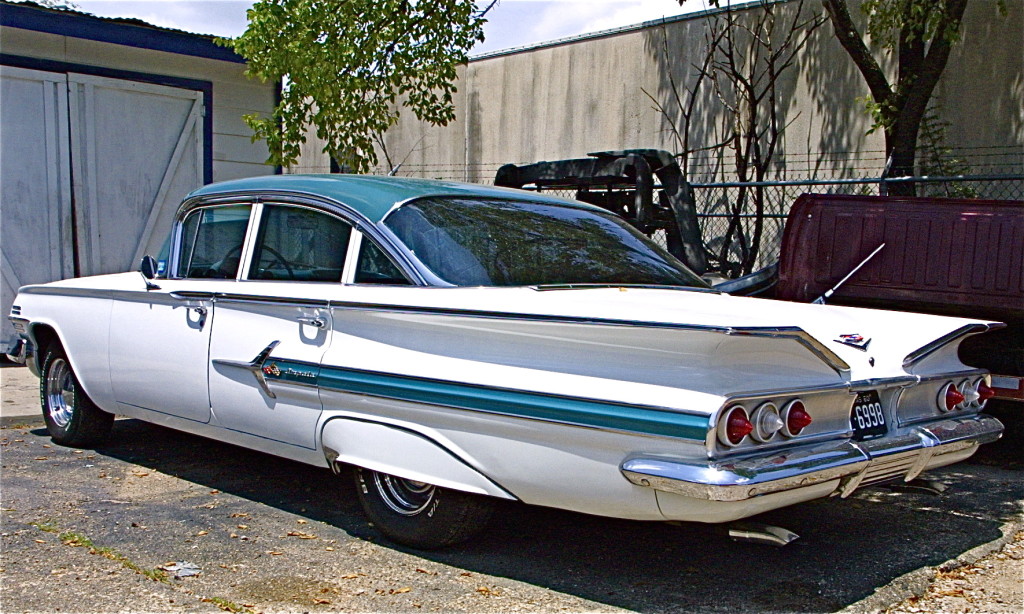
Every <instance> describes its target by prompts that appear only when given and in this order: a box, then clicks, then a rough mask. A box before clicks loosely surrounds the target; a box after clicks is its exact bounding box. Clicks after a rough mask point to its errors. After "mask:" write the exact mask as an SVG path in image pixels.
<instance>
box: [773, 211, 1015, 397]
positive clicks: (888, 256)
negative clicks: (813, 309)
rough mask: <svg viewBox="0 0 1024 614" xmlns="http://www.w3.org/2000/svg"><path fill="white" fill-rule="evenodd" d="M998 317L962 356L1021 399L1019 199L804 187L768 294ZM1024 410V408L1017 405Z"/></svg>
mask: <svg viewBox="0 0 1024 614" xmlns="http://www.w3.org/2000/svg"><path fill="white" fill-rule="evenodd" d="M882 244H884V245H885V247H883V248H882V249H881V250H879V251H878V253H877V254H876V255H875V256H874V257H872V258H871V259H870V260H868V262H867V263H866V264H864V266H863V267H862V268H860V269H859V270H857V272H856V273H855V274H854V275H852V276H851V277H850V278H849V280H847V281H846V282H845V283H843V284H842V285H841V286H840V287H839V288H838V289H836V290H835V292H834V294H832V295H831V296H830V297H829V298H828V300H827V302H828V303H829V304H837V305H853V306H861V307H877V308H883V309H896V310H901V311H921V312H927V313H936V314H944V315H954V316H969V317H974V318H982V319H990V320H999V321H1001V322H1005V323H1006V324H1007V327H1006V328H1004V329H1002V330H999V331H995V332H992V333H988V334H985V335H979V336H975V337H972V338H970V339H968V340H967V341H966V342H965V343H964V344H963V345H962V346H961V359H962V360H963V361H964V362H965V363H967V364H970V365H973V366H977V367H981V368H985V369H988V370H989V371H991V372H992V374H993V377H992V387H993V388H994V389H995V390H996V392H997V398H1002V399H1007V400H1016V401H1024V201H992V200H975V199H945V198H944V199H938V198H907V197H881V196H845V195H831V194H804V195H803V196H801V197H800V198H799V199H797V201H796V203H795V204H794V205H793V208H792V209H791V210H790V213H789V217H788V218H787V220H786V227H785V230H784V231H783V237H782V248H781V254H782V256H781V259H780V262H779V282H778V285H777V286H776V288H775V293H774V294H775V297H776V298H779V299H783V300H791V301H801V302H810V301H814V300H815V299H817V298H818V297H820V296H822V295H823V294H825V293H826V292H827V291H828V290H830V289H831V288H833V287H834V286H835V285H836V284H837V283H838V282H840V280H842V279H843V278H844V277H845V276H846V275H847V274H848V273H850V271H852V270H854V269H855V268H856V267H857V265H858V264H860V263H862V262H863V261H864V260H865V258H867V257H868V256H869V255H870V254H871V253H872V252H874V251H875V250H876V249H877V248H878V246H880V245H882ZM1022 408H1024V406H1022V407H1020V408H1019V409H1022Z"/></svg>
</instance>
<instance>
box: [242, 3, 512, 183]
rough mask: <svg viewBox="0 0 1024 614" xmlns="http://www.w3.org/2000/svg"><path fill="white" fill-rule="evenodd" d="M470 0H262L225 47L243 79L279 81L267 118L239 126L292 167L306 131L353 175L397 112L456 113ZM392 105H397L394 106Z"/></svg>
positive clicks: (472, 8) (372, 158)
mask: <svg viewBox="0 0 1024 614" xmlns="http://www.w3.org/2000/svg"><path fill="white" fill-rule="evenodd" d="M492 5H493V3H492V4H491V5H488V6H487V7H486V8H484V9H483V10H480V8H479V7H478V5H477V3H476V2H473V1H470V0H260V1H258V2H256V4H255V5H253V7H252V8H251V9H249V11H248V17H249V27H248V29H246V31H245V33H243V34H242V35H241V36H239V37H238V38H236V39H232V40H226V41H223V44H225V45H227V46H230V47H231V48H233V49H234V50H235V52H236V53H238V54H239V55H241V56H242V57H244V58H245V59H246V60H248V70H247V74H248V75H250V76H253V77H258V78H260V79H262V80H264V81H271V80H272V81H279V80H280V81H282V83H283V86H282V93H281V100H280V102H279V104H278V105H277V107H276V108H275V109H274V112H273V114H272V115H271V116H270V117H261V116H257V115H248V116H246V117H245V120H246V122H247V123H248V124H249V126H250V127H251V128H252V129H253V131H254V132H255V135H254V137H253V139H254V140H256V139H265V140H266V141H267V146H268V149H269V150H270V160H269V162H271V163H274V164H282V165H291V164H294V163H295V162H296V161H297V160H298V157H299V147H300V144H301V143H303V142H304V141H305V136H304V130H305V127H306V126H307V125H310V126H313V127H314V128H315V130H316V134H317V136H318V137H319V138H320V139H321V140H322V141H323V142H324V143H325V144H326V145H325V147H324V152H325V153H327V154H329V155H331V156H332V157H333V158H334V159H335V160H337V161H338V162H339V163H341V164H345V165H347V166H348V167H350V168H351V169H353V170H354V171H357V172H365V171H367V170H369V169H370V168H371V167H373V166H374V165H375V164H376V163H377V154H376V152H375V150H374V144H375V143H380V139H381V135H383V133H384V132H385V131H386V130H387V129H388V128H389V127H390V126H392V125H393V124H394V123H395V122H396V121H397V119H398V116H399V110H400V108H401V107H407V108H409V109H410V110H411V111H412V112H413V113H414V114H415V115H416V117H417V118H419V119H420V120H421V121H426V122H430V123H432V124H436V125H446V124H447V123H448V122H450V121H451V120H452V119H454V117H455V110H454V107H453V105H452V95H453V94H454V93H455V92H456V87H455V83H454V82H455V78H456V69H457V66H458V65H460V64H464V63H465V62H466V61H467V60H468V57H469V50H470V49H471V48H472V47H473V45H474V44H475V43H476V42H477V41H480V40H483V24H484V22H485V19H484V15H485V14H486V13H487V11H488V10H489V9H490V8H491V6H492ZM399 101H400V102H399Z"/></svg>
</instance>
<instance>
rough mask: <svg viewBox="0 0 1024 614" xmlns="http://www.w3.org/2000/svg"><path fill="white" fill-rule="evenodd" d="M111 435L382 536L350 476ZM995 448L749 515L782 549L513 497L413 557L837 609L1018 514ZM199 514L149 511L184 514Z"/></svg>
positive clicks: (1015, 492) (724, 602)
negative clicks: (448, 540)
mask: <svg viewBox="0 0 1024 614" xmlns="http://www.w3.org/2000/svg"><path fill="white" fill-rule="evenodd" d="M33 434H36V435H45V431H44V430H42V429H39V430H34V431H33ZM110 441H111V444H110V445H107V446H104V447H101V448H98V449H97V452H98V453H99V454H102V455H104V456H109V457H112V458H116V459H120V460H123V461H127V462H130V463H134V464H137V465H141V466H144V467H148V468H150V469H152V470H155V471H159V472H162V473H164V474H168V475H173V476H177V477H179V478H181V479H183V480H187V481H190V482H193V483H196V484H199V485H201V486H203V487H206V488H210V489H216V490H220V491H222V492H224V493H229V494H233V495H236V496H238V497H242V498H245V499H248V500H251V501H254V502H259V503H262V504H265V505H268V506H271V507H273V508H277V509H279V510H283V511H286V512H290V513H294V514H299V515H302V516H304V517H306V518H309V519H311V520H317V521H322V522H326V523H328V524H330V525H333V526H335V527H338V528H339V529H341V530H343V531H345V532H346V533H348V534H350V535H352V536H354V537H358V538H361V539H366V540H372V541H375V542H379V543H380V542H383V539H382V538H380V537H379V536H378V535H377V534H376V533H375V532H374V530H373V528H372V527H370V526H369V525H368V524H367V522H366V520H365V519H364V518H363V516H362V513H361V511H360V509H359V505H358V503H357V501H356V498H355V492H354V488H353V486H352V481H351V477H350V476H342V477H341V478H338V477H335V476H333V475H332V474H331V473H330V472H329V471H327V470H325V469H317V468H313V467H308V466H306V465H302V464H299V463H294V462H290V461H286V460H282V459H278V458H275V457H272V456H268V455H265V454H260V453H256V452H252V451H249V450H245V449H242V448H238V447H235V446H231V445H227V444H222V443H218V442H214V441H211V440H208V439H204V438H200V437H196V436H192V435H188V434H184V433H180V432H177V431H172V430H169V429H165V428H162V427H158V426H155V425H151V424H147V423H144V422H140V421H137V420H119V421H118V422H117V423H116V424H115V427H114V432H113V433H112V437H111V439H110ZM990 450H991V451H990V452H984V453H983V454H981V455H979V458H978V461H972V462H968V463H964V464H961V465H957V466H954V467H952V468H950V469H949V470H946V471H940V472H936V473H934V474H933V475H934V476H935V477H938V478H939V479H940V480H942V481H944V482H946V483H948V484H950V489H949V490H948V491H947V492H946V493H945V494H944V495H942V496H934V495H925V494H908V493H898V492H893V491H889V490H885V489H866V490H864V491H861V492H859V493H857V494H856V495H855V496H854V497H852V498H851V499H847V500H839V499H827V500H821V501H817V502H812V503H808V504H804V505H800V506H795V507H792V508H788V509H784V510H778V511H775V512H771V513H768V514H764V515H762V516H759V517H758V518H756V519H755V520H759V521H763V522H767V523H771V524H777V525H781V526H784V527H786V528H788V529H790V530H792V531H795V532H796V533H798V534H800V535H801V538H800V539H799V540H798V541H796V542H794V543H793V544H791V545H789V546H787V547H784V548H773V547H768V546H761V545H754V544H749V543H736V542H732V541H730V540H729V539H728V538H727V537H726V535H725V533H724V530H723V528H721V527H715V526H706V525H697V524H683V525H670V524H665V523H642V522H632V521H622V520H614V519H607V518H598V517H593V516H586V515H582V514H575V513H569V512H563V511H558V510H551V509H545V508H537V507H529V506H524V505H517V504H510V505H508V506H506V507H504V508H503V509H502V510H501V512H500V513H499V515H498V518H497V521H496V522H495V523H494V526H493V527H492V528H491V529H490V530H489V531H488V532H487V533H485V534H484V535H482V536H481V537H479V538H477V539H476V540H474V541H472V542H470V543H468V544H464V545H462V546H458V547H456V548H454V549H451V550H447V551H443V552H430V553H423V552H415V554H416V555H417V556H421V557H424V558H425V559H428V560H433V561H437V562H440V563H444V564H449V565H453V566H456V567H460V568H463V569H466V570H470V571H475V572H478V573H482V574H490V575H493V576H499V577H507V578H511V579H514V580H519V581H522V582H527V583H530V584H533V585H537V586H541V587H545V588H548V589H551V590H554V591H559V592H563V593H568V594H572V595H576V596H578V597H581V598H584V599H589V600H592V601H595V602H599V603H604V604H608V605H611V606H617V607H622V608H626V609H630V610H636V611H640V612H717V611H730V612H731V611H749V610H758V611H805V612H810V611H834V610H837V609H841V608H842V607H844V606H846V605H849V604H851V603H854V602H856V601H858V600H860V599H862V598H864V597H866V596H868V595H870V594H871V593H872V592H874V590H875V589H876V588H878V587H881V586H883V585H885V584H887V583H889V582H890V581H892V580H893V579H894V578H897V577H899V576H901V575H903V574H905V573H908V572H910V571H913V570H915V569H917V568H919V567H921V566H923V565H935V564H938V563H941V562H944V561H946V560H949V559H951V558H954V557H956V556H958V555H960V554H961V553H963V552H965V551H967V550H969V549H971V548H973V547H975V546H978V545H981V544H983V543H986V542H988V541H991V540H993V539H995V538H998V537H1000V535H1001V533H1000V524H1001V522H1002V521H1004V520H1006V519H1009V518H1012V517H1014V516H1015V515H1017V514H1019V513H1020V508H1019V505H1020V500H1021V499H1022V498H1024V480H1022V479H1021V478H1022V477H1024V476H1022V472H1021V465H1020V463H1019V462H1010V463H1009V465H1010V466H1009V467H1007V466H1006V465H1007V463H1006V462H1005V458H1006V457H1009V458H1011V459H1012V458H1014V457H1016V458H1017V459H1018V460H1019V451H1020V450H1021V442H1020V441H1019V440H1017V441H1004V442H1002V444H1000V445H999V446H998V447H996V446H993V447H991V448H990ZM1000 459H1004V460H1000ZM201 512H202V510H196V509H193V508H190V507H188V506H182V507H180V508H178V507H176V506H173V505H172V506H154V509H153V513H156V514H163V515H167V516H168V517H173V518H174V519H175V520H176V521H178V522H189V517H190V515H194V514H200V513H201ZM393 547H394V548H395V549H396V550H401V551H405V552H412V551H409V550H406V549H403V548H401V547H398V546H393Z"/></svg>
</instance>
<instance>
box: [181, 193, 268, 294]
mask: <svg viewBox="0 0 1024 614" xmlns="http://www.w3.org/2000/svg"><path fill="white" fill-rule="evenodd" d="M251 208H252V207H251V206H250V205H230V206H224V207H204V208H202V209H199V210H197V211H193V212H192V213H190V214H189V215H188V217H186V218H185V221H184V223H183V224H182V229H181V230H182V232H181V252H180V257H179V258H178V270H177V276H178V277H193V278H195V277H198V278H209V279H234V278H235V276H236V275H237V274H238V263H239V260H240V259H241V256H242V243H243V242H244V241H245V230H246V228H247V227H248V225H249V210H250V209H251Z"/></svg>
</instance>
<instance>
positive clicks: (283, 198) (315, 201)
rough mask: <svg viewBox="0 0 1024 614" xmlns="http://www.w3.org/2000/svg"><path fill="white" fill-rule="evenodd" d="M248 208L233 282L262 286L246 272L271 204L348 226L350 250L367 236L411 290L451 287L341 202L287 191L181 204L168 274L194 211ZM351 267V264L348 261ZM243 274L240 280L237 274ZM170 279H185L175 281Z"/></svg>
mask: <svg viewBox="0 0 1024 614" xmlns="http://www.w3.org/2000/svg"><path fill="white" fill-rule="evenodd" d="M246 204H247V205H251V206H252V207H253V209H254V210H255V209H256V208H259V210H260V215H259V216H254V215H253V213H252V211H251V212H250V225H249V227H248V228H247V230H246V239H245V246H244V247H243V254H244V256H245V260H244V261H240V262H239V266H240V273H239V274H238V275H237V276H236V278H235V279H236V280H237V281H250V282H254V283H255V282H263V281H266V280H250V279H248V271H249V268H250V265H251V263H250V260H251V257H252V254H253V253H254V247H255V234H256V232H255V231H256V229H258V228H259V221H260V219H262V207H261V205H263V204H274V205H285V206H295V207H304V208H308V209H312V210H315V211H320V212H323V213H326V214H329V215H332V216H334V217H336V218H338V219H340V220H342V221H343V222H345V223H347V224H349V225H350V226H352V233H353V234H352V235H350V238H349V245H350V247H351V245H352V242H353V239H354V235H356V234H358V235H359V237H360V239H359V241H360V243H361V241H362V239H363V237H365V236H369V238H370V240H371V241H373V242H374V243H375V244H376V245H377V247H379V248H380V250H381V251H382V252H383V253H384V255H385V256H387V258H388V259H390V260H391V262H392V263H393V264H394V265H395V267H396V268H397V269H398V270H399V272H400V273H402V275H404V276H405V278H406V279H407V280H408V281H409V284H410V285H411V286H451V284H448V283H445V282H441V281H440V280H438V279H436V278H434V277H433V276H432V275H429V274H428V275H424V272H425V271H424V269H423V267H422V266H421V265H419V263H418V261H417V260H416V258H415V257H413V256H412V255H411V254H408V253H406V250H405V249H404V248H402V247H400V246H401V243H400V242H398V241H397V239H396V238H395V237H394V236H393V235H392V234H391V233H390V232H387V231H386V229H383V228H381V227H379V226H378V225H377V224H374V223H373V222H371V221H370V220H369V219H367V218H366V217H365V216H363V215H362V214H361V213H359V212H358V211H357V210H356V209H354V208H353V207H350V206H348V205H346V204H345V203H344V202H341V201H337V200H333V199H327V198H323V197H319V196H316V195H313V194H306V193H301V192H288V191H274V190H266V191H262V190H261V191H255V190H241V191H238V192H226V193H224V194H212V195H206V196H200V197H193V198H190V199H187V200H185V202H183V203H182V204H181V206H180V207H178V211H177V213H176V214H175V217H174V226H173V230H172V233H173V235H172V237H173V238H172V243H171V248H170V254H169V257H168V270H176V269H171V268H170V267H172V266H176V265H177V259H178V255H179V249H180V247H179V246H180V240H181V228H182V223H183V222H184V219H185V218H186V217H187V216H188V215H189V214H191V213H192V212H193V211H195V210H196V209H200V208H206V207H214V206H230V205H246ZM352 262H353V264H354V263H355V261H352ZM348 267H349V260H348V255H346V263H345V266H344V267H343V270H342V276H341V279H340V280H339V283H349V282H346V281H345V280H347V279H354V277H355V271H354V269H353V272H352V273H351V275H349V273H348ZM241 271H244V276H243V274H242V273H241ZM174 279H188V278H185V277H175V278H174Z"/></svg>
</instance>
